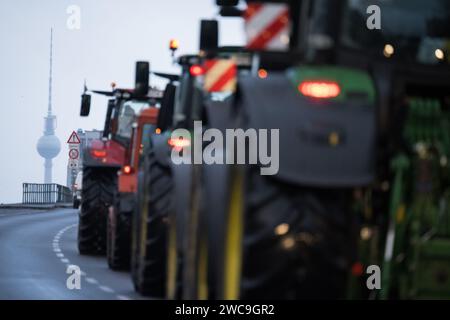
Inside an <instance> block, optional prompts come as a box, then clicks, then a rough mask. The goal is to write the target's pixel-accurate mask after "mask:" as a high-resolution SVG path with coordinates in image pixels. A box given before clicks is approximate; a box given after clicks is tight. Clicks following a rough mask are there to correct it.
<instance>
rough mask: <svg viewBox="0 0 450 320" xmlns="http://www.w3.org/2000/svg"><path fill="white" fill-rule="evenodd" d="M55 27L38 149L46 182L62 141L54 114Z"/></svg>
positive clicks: (50, 177) (50, 175) (51, 31)
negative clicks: (42, 132) (41, 133)
mask: <svg viewBox="0 0 450 320" xmlns="http://www.w3.org/2000/svg"><path fill="white" fill-rule="evenodd" d="M52 68H53V29H51V30H50V73H49V79H48V110H47V116H46V117H44V135H43V136H42V137H41V138H40V139H39V141H38V143H37V146H36V147H37V151H38V153H39V154H40V156H41V157H42V158H44V159H45V161H44V183H52V159H53V158H55V157H56V156H57V155H58V154H59V152H60V151H61V143H60V141H59V139H58V137H56V136H55V128H56V116H54V115H53V114H52V72H53V70H52Z"/></svg>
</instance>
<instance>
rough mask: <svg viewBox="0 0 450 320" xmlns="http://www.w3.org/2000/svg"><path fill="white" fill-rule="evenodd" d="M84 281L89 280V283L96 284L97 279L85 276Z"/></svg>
mask: <svg viewBox="0 0 450 320" xmlns="http://www.w3.org/2000/svg"><path fill="white" fill-rule="evenodd" d="M86 282H89V283H90V284H97V283H98V281H97V280H95V279H94V278H86Z"/></svg>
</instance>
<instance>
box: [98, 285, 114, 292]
mask: <svg viewBox="0 0 450 320" xmlns="http://www.w3.org/2000/svg"><path fill="white" fill-rule="evenodd" d="M98 288H99V289H100V290H102V291H105V292H108V293H113V292H114V290H113V289H111V288H110V287H107V286H98Z"/></svg>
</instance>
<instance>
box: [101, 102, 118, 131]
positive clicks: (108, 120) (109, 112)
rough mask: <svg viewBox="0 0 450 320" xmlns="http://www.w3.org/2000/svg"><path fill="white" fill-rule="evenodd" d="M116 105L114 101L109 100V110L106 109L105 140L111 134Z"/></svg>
mask: <svg viewBox="0 0 450 320" xmlns="http://www.w3.org/2000/svg"><path fill="white" fill-rule="evenodd" d="M115 105H116V101H115V100H114V99H110V100H108V108H107V109H106V117H105V125H104V127H103V138H108V136H109V134H110V132H111V117H112V115H113V110H114V107H115Z"/></svg>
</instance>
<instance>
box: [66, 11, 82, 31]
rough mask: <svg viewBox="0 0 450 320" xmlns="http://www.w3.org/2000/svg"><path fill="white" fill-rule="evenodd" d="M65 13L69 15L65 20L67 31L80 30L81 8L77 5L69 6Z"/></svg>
mask: <svg viewBox="0 0 450 320" xmlns="http://www.w3.org/2000/svg"><path fill="white" fill-rule="evenodd" d="M66 13H67V14H68V15H69V17H68V18H67V22H66V26H67V29H69V30H80V29H81V8H80V7H79V6H77V5H70V6H68V7H67V9H66Z"/></svg>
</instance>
